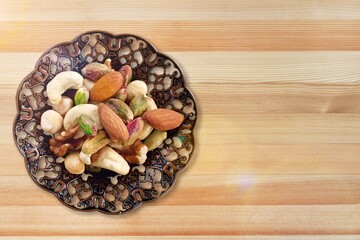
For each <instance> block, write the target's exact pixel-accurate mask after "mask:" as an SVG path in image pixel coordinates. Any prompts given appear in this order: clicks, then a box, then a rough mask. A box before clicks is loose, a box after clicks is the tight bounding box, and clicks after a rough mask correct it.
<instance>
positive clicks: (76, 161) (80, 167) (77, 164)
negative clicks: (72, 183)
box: [64, 151, 85, 174]
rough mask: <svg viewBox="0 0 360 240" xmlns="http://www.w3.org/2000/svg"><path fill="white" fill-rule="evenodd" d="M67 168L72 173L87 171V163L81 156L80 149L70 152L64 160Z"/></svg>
mask: <svg viewBox="0 0 360 240" xmlns="http://www.w3.org/2000/svg"><path fill="white" fill-rule="evenodd" d="M64 165H65V168H66V170H68V171H69V173H72V174H82V173H83V172H84V171H85V164H84V163H83V162H82V161H81V160H80V158H79V151H76V152H72V153H69V154H68V155H67V156H66V158H65V161H64Z"/></svg>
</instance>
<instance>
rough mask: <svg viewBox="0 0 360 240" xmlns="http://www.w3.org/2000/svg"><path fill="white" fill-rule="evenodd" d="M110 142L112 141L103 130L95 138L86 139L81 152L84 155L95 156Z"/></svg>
mask: <svg viewBox="0 0 360 240" xmlns="http://www.w3.org/2000/svg"><path fill="white" fill-rule="evenodd" d="M109 142H110V139H109V138H108V137H107V136H106V133H105V131H103V130H101V131H99V132H98V134H96V136H95V137H93V138H88V139H86V141H85V142H84V144H83V145H82V148H81V151H82V152H83V153H84V154H94V153H96V152H97V151H99V150H100V149H101V148H103V147H104V146H106V145H107V144H108V143H109Z"/></svg>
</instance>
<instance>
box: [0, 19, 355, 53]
mask: <svg viewBox="0 0 360 240" xmlns="http://www.w3.org/2000/svg"><path fill="white" fill-rule="evenodd" d="M174 26H175V27H174ZM96 29H101V30H103V31H108V32H112V33H119V32H120V33H136V34H137V35H140V36H142V37H144V38H145V39H151V42H152V43H153V44H154V45H155V46H159V49H160V50H161V51H193V50H196V51H246V50H249V51H255V50H256V51H260V50H267V51H268V50H271V51H275V50H278V51H286V50H292V51H305V50H353V51H356V50H360V47H359V44H358V42H359V41H360V20H312V21H310V20H288V21H281V20H273V21H256V20H207V21H195V20H194V21H178V20H168V21H161V20H148V21H135V20H134V21H130V20H128V21H126V20H124V21H123V20H121V21H115V20H114V21H103V20H102V21H93V20H88V21H72V22H66V21H10V22H9V21H0V36H4V37H2V39H1V40H0V52H9V51H10V52H31V51H44V50H46V49H47V48H48V47H45V48H44V42H46V43H47V46H52V45H55V44H57V43H60V42H63V41H69V40H71V39H73V38H74V37H76V36H77V35H78V34H79V33H82V32H86V31H90V30H96ZM159 29H161V31H159ZM59 32H61V33H62V34H61V35H60V36H59V34H58V33H59ZM35 35H36V38H33V37H31V36H35Z"/></svg>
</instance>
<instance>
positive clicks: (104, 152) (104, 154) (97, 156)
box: [91, 146, 130, 175]
mask: <svg viewBox="0 0 360 240" xmlns="http://www.w3.org/2000/svg"><path fill="white" fill-rule="evenodd" d="M91 166H93V167H100V168H105V169H108V170H111V171H114V172H116V173H118V174H121V175H126V174H128V173H129V171H130V166H129V164H128V163H127V162H126V161H125V159H124V158H123V157H122V156H121V155H119V154H118V153H117V152H116V151H115V150H114V149H112V148H111V147H107V146H105V147H103V148H102V149H101V150H100V151H98V152H96V153H94V154H93V155H92V156H91Z"/></svg>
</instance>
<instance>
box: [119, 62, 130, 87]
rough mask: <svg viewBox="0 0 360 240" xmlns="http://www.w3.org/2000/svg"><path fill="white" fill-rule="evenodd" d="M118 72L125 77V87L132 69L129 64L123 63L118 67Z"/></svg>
mask: <svg viewBox="0 0 360 240" xmlns="http://www.w3.org/2000/svg"><path fill="white" fill-rule="evenodd" d="M119 72H120V73H121V74H122V75H123V77H124V78H125V82H124V84H125V87H126V86H127V85H128V84H129V83H130V82H131V79H132V75H133V72H132V69H131V67H130V66H129V65H124V66H122V67H121V68H120V70H119Z"/></svg>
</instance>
